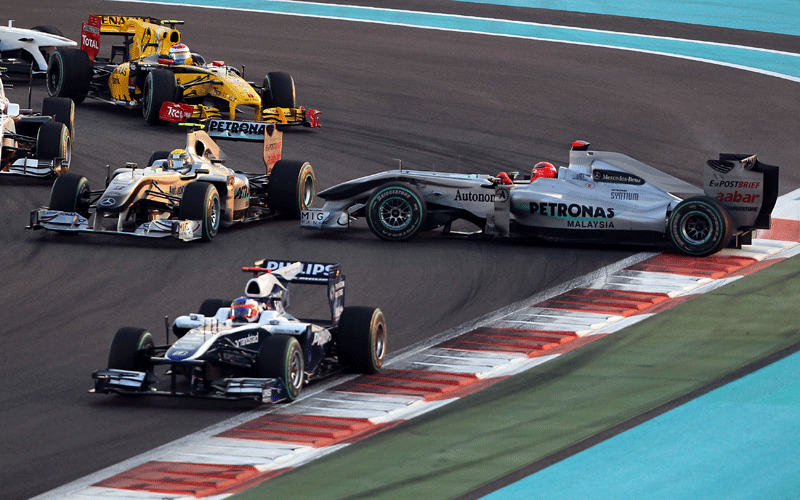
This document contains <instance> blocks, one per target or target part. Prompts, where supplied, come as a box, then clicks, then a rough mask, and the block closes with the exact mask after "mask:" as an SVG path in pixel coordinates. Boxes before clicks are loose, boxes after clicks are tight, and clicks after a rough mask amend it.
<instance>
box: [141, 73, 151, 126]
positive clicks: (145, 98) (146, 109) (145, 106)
mask: <svg viewBox="0 0 800 500" xmlns="http://www.w3.org/2000/svg"><path fill="white" fill-rule="evenodd" d="M147 76H148V78H146V79H145V81H144V92H142V112H143V113H144V117H145V118H147V117H148V116H150V100H151V99H150V90H151V89H152V86H151V85H150V78H149V77H150V75H147Z"/></svg>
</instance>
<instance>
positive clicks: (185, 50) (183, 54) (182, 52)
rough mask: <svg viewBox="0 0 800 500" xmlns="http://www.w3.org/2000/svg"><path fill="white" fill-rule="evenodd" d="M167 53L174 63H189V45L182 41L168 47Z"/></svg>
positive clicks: (190, 54)
mask: <svg viewBox="0 0 800 500" xmlns="http://www.w3.org/2000/svg"><path fill="white" fill-rule="evenodd" d="M169 55H170V57H172V60H173V61H174V62H175V64H190V62H191V61H189V59H190V58H191V56H192V53H191V52H189V47H187V46H186V45H185V44H182V43H176V44H175V45H173V46H172V47H170V48H169Z"/></svg>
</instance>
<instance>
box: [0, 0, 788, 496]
mask: <svg viewBox="0 0 800 500" xmlns="http://www.w3.org/2000/svg"><path fill="white" fill-rule="evenodd" d="M372 5H375V6H381V7H392V6H394V7H398V6H399V4H398V3H394V4H392V2H375V3H374V4H372ZM417 7H419V8H420V9H422V10H432V9H433V10H435V9H439V10H443V11H448V12H454V13H463V14H469V15H484V16H489V17H508V18H521V19H525V20H531V21H537V22H553V23H564V24H571V25H576V26H582V25H584V24H586V23H591V24H592V25H593V26H594V27H598V26H599V25H600V24H602V25H603V27H605V28H614V27H617V28H619V29H621V30H629V31H635V30H634V28H640V29H639V30H638V31H639V32H653V34H668V35H670V36H683V37H693V38H702V39H709V40H713V41H726V42H729V43H745V42H749V44H751V45H758V46H762V47H766V48H774V49H778V50H781V49H787V48H788V47H789V45H790V43H789V42H790V41H791V40H792V37H786V36H781V35H765V34H752V33H741V32H735V31H731V30H722V29H709V28H702V29H700V28H698V27H696V26H695V27H693V26H687V25H677V24H672V23H665V22H658V21H642V22H640V23H633V22H632V21H631V20H626V19H622V18H613V17H602V16H592V15H583V14H580V15H571V14H566V13H558V12H552V11H543V10H527V9H519V8H503V7H497V6H487V5H480V4H459V3H449V2H434V3H428V2H425V3H420V4H419V5H417ZM423 7H424V9H423ZM403 8H407V9H413V8H415V6H414V4H413V3H412V4H411V5H409V4H408V3H406V2H403ZM20 10H21V9H20ZM89 13H98V14H131V15H142V14H143V15H151V16H155V17H160V18H168V19H174V18H178V19H183V20H185V21H186V24H185V25H184V26H183V27H182V29H181V31H182V33H183V35H184V37H183V40H184V41H185V42H186V43H187V44H188V45H189V46H190V47H191V48H192V50H193V51H196V52H200V53H202V54H203V55H204V56H205V58H206V59H207V60H215V59H223V60H226V61H227V62H228V63H230V64H234V65H237V66H239V65H242V64H243V65H245V67H246V75H247V77H249V78H251V79H256V80H260V78H261V76H263V73H265V72H266V71H288V72H290V73H291V74H292V75H293V76H294V78H295V82H296V84H297V88H298V103H299V104H301V105H304V106H307V107H314V108H318V109H320V110H322V111H323V115H322V123H323V128H321V129H318V130H306V129H302V130H295V131H292V132H289V133H287V134H286V137H285V141H284V144H285V146H284V156H285V157H287V158H295V159H302V160H307V161H310V162H311V163H312V164H313V165H314V167H315V169H316V171H317V181H318V187H319V188H320V189H321V188H324V187H328V186H331V185H333V184H335V183H338V182H341V181H344V180H346V179H349V178H352V177H355V176H360V175H365V174H368V173H374V172H377V171H380V170H384V169H387V168H392V167H393V166H395V165H396V162H394V161H393V159H394V158H401V159H402V160H403V165H404V166H406V167H413V168H435V169H440V170H448V171H460V172H485V173H496V172H497V171H500V170H517V169H519V170H525V169H527V168H529V167H530V166H531V165H532V164H533V163H535V162H536V161H539V160H547V161H551V162H554V163H557V164H564V163H565V162H566V161H567V147H568V145H569V143H570V142H571V141H572V140H574V139H578V138H581V139H586V140H589V141H591V142H593V145H594V146H595V147H596V148H597V149H602V150H610V151H620V152H624V153H627V154H629V155H632V156H635V157H637V158H638V159H640V160H642V161H645V162H646V163H650V164H652V165H656V166H659V167H661V168H663V169H664V170H666V171H668V172H670V173H673V174H674V175H677V176H679V177H681V178H683V179H684V180H687V181H690V182H695V183H696V182H699V176H700V167H701V165H702V161H703V160H705V159H707V158H712V157H714V156H715V155H716V154H717V153H718V152H720V151H726V152H746V153H750V152H752V153H759V155H760V157H761V159H762V160H763V161H765V162H767V163H772V164H778V165H782V166H784V168H783V169H782V172H781V174H782V175H781V183H782V185H781V193H785V192H788V191H790V190H792V189H794V188H796V187H798V186H799V185H800V175H799V174H798V172H797V171H796V170H795V169H794V168H792V166H793V165H794V161H795V159H796V158H797V157H798V156H799V155H798V152H799V151H798V149H799V147H798V145H797V143H796V142H794V141H793V139H794V138H795V137H797V136H798V132H799V131H800V130H798V129H799V128H800V125H798V123H797V121H796V119H795V118H796V116H797V114H798V107H800V90H798V88H797V85H796V84H795V83H792V82H787V81H783V80H779V79H775V78H770V77H766V76H762V75H757V74H752V73H747V72H743V71H740V70H735V69H731V68H724V67H717V66H709V65H704V64H702V63H698V62H691V61H685V60H678V59H671V58H666V57H657V56H646V55H642V54H635V53H626V52H619V51H614V50H610V49H601V48H591V47H576V46H566V47H565V46H560V45H558V44H554V43H547V42H534V41H521V40H513V39H504V38H494V37H488V36H481V35H470V34H458V33H445V32H437V31H429V30H421V29H412V28H402V27H392V26H381V25H365V24H359V23H352V22H346V21H327V20H322V19H305V18H295V17H286V16H273V15H267V14H263V15H260V14H247V15H245V14H241V13H236V12H231V11H208V10H194V9H188V8H166V7H159V6H155V5H134V4H125V3H108V2H87V3H83V4H82V5H81V9H67V8H65V7H64V6H63V4H61V3H58V2H54V1H50V0H47V1H39V2H35V3H33V4H29V5H26V8H25V10H24V11H20V12H14V13H13V15H12V16H11V17H12V18H13V19H15V25H16V26H21V27H29V26H34V25H42V24H46V25H55V26H58V27H60V28H61V29H62V31H63V32H64V34H65V35H66V36H68V37H70V38H73V39H77V38H78V37H79V30H80V23H81V22H82V21H85V20H86V18H87V17H88V14H89ZM7 93H8V94H9V96H10V97H11V99H12V101H13V102H19V103H21V104H22V103H25V102H27V89H26V88H22V87H20V86H18V87H17V88H15V89H11V90H8V91H7ZM44 95H45V91H44V87H43V85H42V84H41V83H39V84H38V85H37V86H35V87H34V89H33V101H32V102H33V107H34V108H36V107H38V106H40V103H41V99H42V97H44ZM76 123H77V125H76V126H77V133H76V138H75V140H76V144H75V153H74V156H73V169H74V171H75V172H80V173H82V174H83V175H85V176H86V177H87V178H88V179H89V182H90V184H91V185H92V186H94V187H100V186H101V185H102V183H103V180H104V178H105V165H107V164H111V165H113V166H122V165H123V164H124V162H125V161H138V162H140V163H143V162H145V161H146V160H147V158H148V157H149V155H150V153H151V152H152V151H154V150H163V149H171V148H173V147H176V146H180V145H181V144H182V143H183V135H182V133H181V132H180V131H178V130H176V129H175V128H167V127H151V126H148V125H146V124H145V123H144V122H143V120H142V119H141V117H140V115H139V114H138V113H136V112H125V111H123V110H120V109H118V108H114V107H111V106H109V105H105V104H102V103H96V102H87V103H84V104H83V105H81V106H79V107H78V111H77V116H76ZM226 146H227V147H226ZM223 148H224V149H225V151H226V152H227V153H228V156H229V164H230V165H231V166H233V167H234V168H237V169H243V170H248V169H250V168H252V169H258V168H260V165H259V160H258V158H259V147H258V145H256V144H244V143H231V144H230V145H226V144H223ZM1 181H2V186H0V188H2V190H3V196H2V197H1V198H0V241H2V243H3V259H2V276H3V285H2V288H1V289H0V290H1V292H0V293H1V294H2V295H0V297H2V301H3V307H2V308H1V309H0V324H2V325H3V327H2V330H0V332H2V333H0V335H2V339H3V353H4V354H3V356H2V359H3V378H4V380H3V390H2V392H0V408H2V409H0V422H2V423H3V425H2V431H0V440H2V442H3V443H4V444H3V454H2V457H0V484H2V485H3V487H2V490H0V496H2V498H9V499H11V498H27V497H30V496H33V495H36V494H39V493H42V492H45V491H47V490H50V489H52V488H54V487H57V486H60V485H62V484H64V483H66V482H69V481H71V480H74V479H77V478H79V477H82V476H84V475H86V474H89V473H91V472H94V471H97V470H99V469H101V468H104V467H106V466H109V465H112V464H114V463H117V462H119V461H121V460H124V459H126V458H129V457H131V456H134V455H136V454H139V453H142V452H144V451H148V450H150V449H152V448H154V447H156V446H158V445H159V444H162V443H164V442H168V441H171V440H173V439H176V438H178V437H181V436H183V435H186V434H189V433H191V432H194V431H197V430H200V429H202V428H205V427H207V426H209V425H211V424H213V423H216V422H219V421H221V420H224V419H226V418H228V417H230V416H232V415H235V414H237V413H239V412H241V411H243V410H245V409H247V408H248V407H247V406H244V405H240V404H228V405H220V404H218V403H216V404H210V403H207V402H198V401H184V400H180V401H177V400H164V399H158V400H147V401H145V400H138V399H137V400H132V399H123V398H113V397H100V396H94V395H90V394H87V393H86V389H88V388H89V387H90V385H91V379H90V373H91V371H92V370H93V369H96V368H100V367H103V366H104V365H105V361H106V357H107V349H108V344H109V342H110V339H111V336H112V335H113V333H114V332H115V331H116V329H117V328H119V327H121V326H129V325H130V326H142V327H147V328H150V329H152V331H154V333H156V335H157V336H160V335H163V332H164V327H163V323H164V316H165V315H170V316H171V317H174V316H176V315H178V314H182V313H185V312H189V311H193V310H195V309H196V308H197V306H198V305H199V304H200V302H202V300H203V299H205V298H208V297H224V298H233V297H235V296H238V295H239V294H240V293H241V289H242V286H243V284H244V283H245V281H246V276H245V275H243V274H241V273H240V272H239V268H240V266H242V265H247V264H249V263H251V262H252V261H254V260H256V259H259V258H263V257H275V258H280V259H292V258H296V259H302V260H318V261H336V262H340V263H341V264H342V267H343V269H344V271H345V273H346V274H347V277H348V291H347V298H348V303H349V304H351V305H359V304H362V305H375V306H379V307H381V308H382V309H383V310H384V312H385V313H386V316H387V319H388V321H389V326H390V335H391V337H390V345H389V347H390V352H394V351H396V350H398V349H401V348H404V347H407V346H410V345H412V344H414V343H415V342H417V341H420V340H422V339H425V338H428V337H430V336H432V335H435V334H436V333H439V332H442V331H444V330H446V329H448V328H450V327H453V326H456V325H459V324H461V323H463V322H465V321H467V320H470V319H473V318H476V317H478V316H481V315H482V314H485V313H488V312H491V311H493V310H495V309H498V308H499V307H502V306H504V305H507V304H510V303H513V302H516V301H517V300H520V299H523V298H525V297H528V296H530V295H533V294H534V293H536V292H537V291H541V290H544V289H547V288H550V287H552V286H554V285H557V284H559V283H563V282H565V281H568V280H570V279H572V278H575V277H577V276H581V275H584V274H586V273H587V272H589V271H591V270H594V269H596V268H599V267H602V266H604V265H606V264H608V263H611V262H614V261H617V260H619V259H620V258H622V257H625V256H627V255H630V254H631V253H634V252H636V251H638V250H639V249H637V248H632V247H604V248H590V247H578V246H574V245H545V244H517V243H512V244H508V243H505V244H499V243H493V242H482V241H461V240H450V239H447V240H444V239H441V238H439V237H437V236H435V235H433V234H431V235H425V236H423V237H421V238H418V239H417V240H415V241H414V242H411V243H408V244H402V245H390V244H386V243H382V242H380V241H378V240H377V239H376V238H374V237H373V236H372V234H371V233H370V232H369V231H368V229H367V228H366V225H365V224H363V223H362V224H361V225H360V227H359V229H357V230H356V231H353V232H351V234H349V235H346V236H339V235H334V236H329V235H316V234H311V233H306V232H303V231H300V230H299V228H298V224H297V223H296V222H293V221H280V222H271V223H270V222H267V223H263V224H257V225H253V226H242V227H240V228H235V229H231V230H227V231H223V232H221V233H220V234H219V235H218V237H217V238H216V239H215V240H214V241H213V242H211V243H210V244H189V245H187V244H180V243H178V242H171V241H155V242H154V241H150V240H146V241H141V240H136V239H120V238H113V237H110V236H103V237H96V238H93V237H91V235H83V236H79V237H64V236H60V235H53V234H46V233H43V232H35V233H34V232H28V231H25V230H24V229H23V227H24V226H25V224H27V222H28V213H29V211H30V210H32V209H34V208H36V207H38V206H39V205H41V204H43V203H46V202H47V199H48V194H49V185H48V184H46V183H35V182H26V181H19V182H18V181H8V180H1ZM312 299H313V300H312ZM292 300H293V309H294V310H295V312H300V313H302V312H303V311H308V310H311V309H312V308H313V307H314V306H315V305H317V304H320V303H321V298H320V297H318V296H314V297H311V298H308V299H306V298H304V297H303V296H302V294H301V293H297V292H295V294H294V295H293V297H292Z"/></svg>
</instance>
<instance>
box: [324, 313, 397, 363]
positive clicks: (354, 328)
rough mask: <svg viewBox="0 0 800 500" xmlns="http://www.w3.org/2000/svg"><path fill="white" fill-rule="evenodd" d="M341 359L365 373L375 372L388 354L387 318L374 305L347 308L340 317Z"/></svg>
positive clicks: (339, 347)
mask: <svg viewBox="0 0 800 500" xmlns="http://www.w3.org/2000/svg"><path fill="white" fill-rule="evenodd" d="M336 339H337V342H338V351H337V352H338V358H339V362H340V363H342V364H343V365H348V366H352V367H353V368H355V369H356V370H358V371H359V372H361V373H375V372H377V371H378V370H380V369H381V366H382V365H383V360H384V358H385V357H386V319H385V318H384V317H383V312H381V310H380V309H378V308H373V307H345V308H344V311H342V316H341V318H339V330H338V333H337V335H336Z"/></svg>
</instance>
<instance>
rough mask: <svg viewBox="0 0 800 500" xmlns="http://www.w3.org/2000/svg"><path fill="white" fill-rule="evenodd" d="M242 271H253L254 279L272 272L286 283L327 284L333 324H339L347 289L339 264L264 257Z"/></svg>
mask: <svg viewBox="0 0 800 500" xmlns="http://www.w3.org/2000/svg"><path fill="white" fill-rule="evenodd" d="M242 271H244V272H251V273H253V279H254V280H257V279H258V278H259V277H260V276H263V275H264V274H271V275H273V276H274V277H276V278H277V279H278V281H280V282H281V283H283V284H284V285H288V284H289V283H304V284H309V285H327V286H328V302H329V305H330V310H331V323H332V325H333V326H337V325H338V324H339V317H340V316H341V315H342V311H343V310H344V289H345V279H344V274H342V271H341V269H340V268H339V264H332V263H325V262H300V261H295V262H286V261H279V260H270V259H263V260H259V261H257V262H256V263H255V264H254V265H253V266H248V267H243V268H242ZM251 281H252V280H251Z"/></svg>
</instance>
